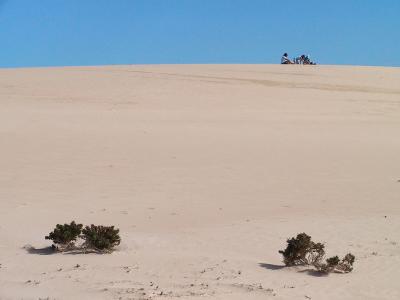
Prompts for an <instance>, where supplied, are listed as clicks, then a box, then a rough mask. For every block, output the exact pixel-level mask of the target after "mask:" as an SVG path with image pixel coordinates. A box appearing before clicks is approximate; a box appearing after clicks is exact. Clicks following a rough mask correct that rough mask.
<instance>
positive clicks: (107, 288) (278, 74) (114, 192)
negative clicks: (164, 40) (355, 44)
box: [0, 65, 400, 300]
mask: <svg viewBox="0 0 400 300" xmlns="http://www.w3.org/2000/svg"><path fill="white" fill-rule="evenodd" d="M399 83H400V69H399V68H372V67H335V66H315V67H314V66H313V67H308V66H273V65H180V66H175V65H165V66H107V67H68V68H37V69H3V70H0V100H1V109H0V143H1V144H0V149H1V155H0V220H1V223H0V299H176V298H180V299H193V300H194V299H224V300H228V299H229V300H231V299H241V300H242V299H349V300H350V299H351V300H354V299H360V300H361V299H362V300H369V299H371V300H372V299H376V300H378V299H379V300H382V299H393V300H394V299H400V287H399V285H398V281H399V278H400V204H399V200H400V84H399ZM71 220H76V221H78V222H82V223H85V224H90V223H97V224H105V225H108V224H113V225H116V226H117V227H118V228H120V230H121V237H122V243H121V245H120V246H119V248H118V250H117V251H116V252H114V253H112V254H110V255H96V254H86V255H83V254H80V255H72V254H52V253H50V252H49V251H47V248H46V247H48V246H49V245H50V243H49V241H46V240H44V236H45V235H46V234H48V232H49V231H50V230H51V229H52V228H53V227H54V225H55V224H56V223H64V222H69V221H71ZM303 231H305V232H307V233H309V234H310V235H311V236H312V237H313V238H314V239H315V240H321V241H324V242H325V243H326V246H327V248H328V255H329V254H338V255H340V256H342V255H344V254H345V253H347V252H349V251H350V252H352V253H354V254H355V255H356V257H357V261H356V264H355V270H354V271H353V272H352V273H349V274H345V275H342V274H331V275H329V276H327V277H321V276H317V275H318V274H316V273H314V272H312V271H310V270H304V269H297V268H283V267H282V259H281V256H280V255H279V253H278V250H280V249H282V248H284V247H285V240H286V238H288V237H290V236H293V235H295V234H297V233H299V232H303ZM29 245H30V246H29ZM77 265H79V266H77Z"/></svg>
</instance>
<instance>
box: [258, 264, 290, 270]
mask: <svg viewBox="0 0 400 300" xmlns="http://www.w3.org/2000/svg"><path fill="white" fill-rule="evenodd" d="M258 265H259V266H260V267H261V268H264V269H268V270H281V269H283V268H285V267H286V266H284V265H274V264H266V263H259V264H258Z"/></svg>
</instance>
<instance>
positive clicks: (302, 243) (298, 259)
mask: <svg viewBox="0 0 400 300" xmlns="http://www.w3.org/2000/svg"><path fill="white" fill-rule="evenodd" d="M279 253H281V254H282V255H283V262H284V263H285V265H286V266H297V265H311V264H315V263H319V262H320V261H321V260H322V258H323V257H324V255H325V246H324V244H322V243H314V242H313V241H312V240H311V237H310V236H309V235H307V234H305V233H300V234H298V235H297V237H295V238H294V237H293V238H291V239H288V240H287V247H286V249H285V250H280V251H279Z"/></svg>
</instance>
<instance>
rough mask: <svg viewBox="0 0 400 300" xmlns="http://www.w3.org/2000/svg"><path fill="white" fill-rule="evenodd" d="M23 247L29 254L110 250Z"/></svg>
mask: <svg viewBox="0 0 400 300" xmlns="http://www.w3.org/2000/svg"><path fill="white" fill-rule="evenodd" d="M22 248H23V249H25V250H26V252H28V253H29V254H36V255H52V254H57V253H62V254H67V255H77V254H89V253H94V254H107V253H110V252H107V251H97V250H94V249H85V248H78V247H77V248H72V249H68V250H63V251H60V250H57V249H56V248H55V247H52V246H50V247H44V248H35V247H33V246H31V245H26V246H24V247H22Z"/></svg>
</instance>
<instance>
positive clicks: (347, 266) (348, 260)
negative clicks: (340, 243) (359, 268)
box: [315, 253, 355, 273]
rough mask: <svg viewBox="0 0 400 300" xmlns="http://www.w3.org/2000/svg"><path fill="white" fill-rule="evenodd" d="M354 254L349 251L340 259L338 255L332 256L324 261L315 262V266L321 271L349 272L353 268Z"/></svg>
mask: <svg viewBox="0 0 400 300" xmlns="http://www.w3.org/2000/svg"><path fill="white" fill-rule="evenodd" d="M354 260H355V256H354V255H353V254H351V253H348V254H346V256H345V257H344V258H343V259H342V260H340V259H339V257H338V256H333V257H331V258H328V259H327V260H326V263H323V264H316V265H315V268H316V269H317V270H318V271H320V272H323V273H330V272H334V271H336V272H342V273H349V272H351V271H352V270H353V263H354Z"/></svg>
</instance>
